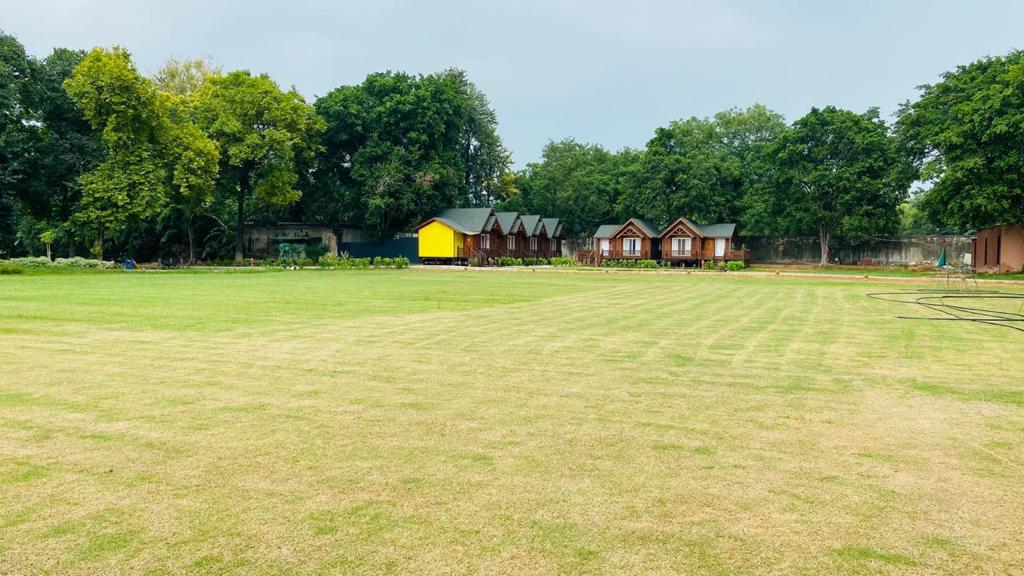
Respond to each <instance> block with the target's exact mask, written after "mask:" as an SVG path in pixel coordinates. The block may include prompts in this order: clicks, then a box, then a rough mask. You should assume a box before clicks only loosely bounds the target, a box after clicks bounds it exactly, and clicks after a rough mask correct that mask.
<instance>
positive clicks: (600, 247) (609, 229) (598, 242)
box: [591, 224, 622, 266]
mask: <svg viewBox="0 0 1024 576" xmlns="http://www.w3.org/2000/svg"><path fill="white" fill-rule="evenodd" d="M621 227H622V224H601V225H600V226H598V227H597V231H596V232H594V236H593V237H592V238H591V248H592V249H593V256H592V258H591V262H592V263H593V264H594V265H595V266H596V265H600V264H601V260H602V259H604V258H608V256H609V255H610V254H611V250H612V240H611V238H612V234H615V231H616V230H618V229H619V228H621Z"/></svg>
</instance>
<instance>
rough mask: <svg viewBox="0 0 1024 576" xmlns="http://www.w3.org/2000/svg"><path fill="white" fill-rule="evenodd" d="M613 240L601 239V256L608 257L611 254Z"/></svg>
mask: <svg viewBox="0 0 1024 576" xmlns="http://www.w3.org/2000/svg"><path fill="white" fill-rule="evenodd" d="M611 248H612V247H611V240H609V239H607V238H601V255H602V256H607V255H608V253H609V252H611Z"/></svg>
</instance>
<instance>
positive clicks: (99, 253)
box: [96, 224, 103, 261]
mask: <svg viewBox="0 0 1024 576" xmlns="http://www.w3.org/2000/svg"><path fill="white" fill-rule="evenodd" d="M96 257H97V258H99V259H100V261H102V260H103V224H100V225H99V227H98V228H97V230H96Z"/></svg>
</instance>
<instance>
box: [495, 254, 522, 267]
mask: <svg viewBox="0 0 1024 576" xmlns="http://www.w3.org/2000/svg"><path fill="white" fill-rule="evenodd" d="M497 263H498V266H522V265H523V259H522V258H512V257H509V256H502V257H501V258H498V261H497Z"/></svg>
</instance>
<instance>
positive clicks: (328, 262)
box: [316, 254, 341, 268]
mask: <svg viewBox="0 0 1024 576" xmlns="http://www.w3.org/2000/svg"><path fill="white" fill-rule="evenodd" d="M316 263H317V265H318V266H320V267H321V268H340V267H341V257H340V256H337V255H335V254H324V255H322V256H320V257H319V258H317V261H316Z"/></svg>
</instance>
